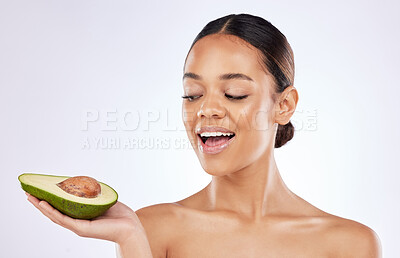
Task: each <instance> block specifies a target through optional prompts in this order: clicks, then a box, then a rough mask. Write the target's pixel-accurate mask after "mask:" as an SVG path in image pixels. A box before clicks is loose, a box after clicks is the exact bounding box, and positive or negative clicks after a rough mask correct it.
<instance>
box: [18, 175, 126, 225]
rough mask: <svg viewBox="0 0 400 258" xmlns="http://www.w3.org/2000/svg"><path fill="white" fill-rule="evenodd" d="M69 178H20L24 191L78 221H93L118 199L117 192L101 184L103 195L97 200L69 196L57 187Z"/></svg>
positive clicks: (26, 176) (40, 176) (32, 176)
mask: <svg viewBox="0 0 400 258" xmlns="http://www.w3.org/2000/svg"><path fill="white" fill-rule="evenodd" d="M68 178H70V177H67V176H53V175H41V174H31V173H25V174H22V175H20V176H19V177H18V180H19V181H20V182H21V186H22V189H23V190H24V191H26V192H28V193H30V194H31V195H33V196H35V197H36V198H38V199H40V200H45V201H47V202H48V203H49V204H51V205H52V206H53V207H54V208H56V209H57V210H59V211H60V212H62V213H63V214H65V215H68V216H70V217H72V218H76V219H92V218H95V217H98V216H100V215H102V214H103V213H104V212H105V211H107V210H108V209H109V208H110V207H111V206H113V205H114V204H115V203H116V202H117V199H118V194H117V192H116V191H115V190H114V189H112V188H111V187H109V186H108V185H106V184H104V183H101V182H99V184H100V186H101V194H100V195H98V196H97V197H95V198H84V197H78V196H75V195H72V194H69V193H67V192H65V191H64V190H62V189H61V188H60V187H58V186H57V184H58V183H60V182H62V181H64V180H66V179H68Z"/></svg>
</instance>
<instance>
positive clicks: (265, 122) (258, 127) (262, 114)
mask: <svg viewBox="0 0 400 258" xmlns="http://www.w3.org/2000/svg"><path fill="white" fill-rule="evenodd" d="M272 108H273V107H271V105H269V104H268V103H265V102H264V103H263V102H258V103H257V102H256V103H254V102H253V103H251V104H249V105H246V106H240V107H237V108H236V109H235V110H232V111H233V112H231V114H233V116H234V119H233V120H234V121H235V124H236V127H237V131H246V132H253V133H254V131H268V130H269V129H270V128H271V127H272V125H273V123H272V117H271V114H272Z"/></svg>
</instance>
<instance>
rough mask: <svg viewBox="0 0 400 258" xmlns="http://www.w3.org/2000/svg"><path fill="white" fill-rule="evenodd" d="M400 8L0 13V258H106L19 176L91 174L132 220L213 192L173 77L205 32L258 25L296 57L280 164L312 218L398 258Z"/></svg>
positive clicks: (206, 6) (21, 8)
mask: <svg viewBox="0 0 400 258" xmlns="http://www.w3.org/2000/svg"><path fill="white" fill-rule="evenodd" d="M399 7H400V5H399V3H398V2H396V1H348V0H346V1H329V2H328V1H314V2H312V1H250V0H246V1H232V0H230V1H218V2H215V1H208V0H206V1H192V2H188V1H180V2H178V1H147V2H146V3H144V1H143V2H139V1H137V2H135V1H98V0H96V1H81V0H80V1H75V0H73V1H27V0H26V1H19V0H13V1H3V0H2V1H1V2H0V37H1V38H0V118H1V123H0V130H1V133H0V137H1V145H0V146H1V147H0V171H1V177H2V180H1V181H0V182H1V187H0V196H1V198H2V205H1V215H0V216H1V220H0V229H1V230H0V232H1V233H0V234H1V235H0V237H1V248H0V257H4V258H13V257H18V258H22V257H30V258H54V257H59V258H67V257H76V258H81V257H97V258H108V257H114V255H115V248H114V244H113V243H111V242H106V241H102V240H95V239H87V238H81V237H79V236H77V235H75V234H74V233H72V232H70V231H68V230H66V229H64V228H61V227H59V226H58V225H55V224H53V223H52V222H51V221H50V220H48V219H47V218H46V217H44V216H43V215H42V214H40V213H39V211H38V210H36V209H35V208H34V207H33V206H32V205H31V204H30V203H29V202H28V201H26V196H25V194H24V192H23V191H22V190H21V188H20V185H19V182H18V180H17V177H18V175H19V174H21V173H23V172H36V173H44V174H56V175H70V176H74V175H88V176H92V177H94V178H96V179H98V180H99V181H103V182H106V183H108V184H109V185H111V186H112V187H114V188H115V189H116V190H117V191H118V193H119V196H120V201H122V202H124V203H126V204H128V205H129V206H130V207H132V208H133V209H135V210H137V209H139V208H141V207H144V206H148V205H151V204H156V203H162V202H174V201H177V200H180V199H183V198H185V197H187V196H189V195H191V194H193V193H195V192H197V191H198V190H200V189H201V188H203V187H204V186H205V185H206V184H207V183H208V182H209V181H210V176H209V175H208V174H207V173H205V172H204V171H203V170H202V168H201V166H200V163H199V161H198V160H197V157H196V155H195V153H194V151H193V150H192V149H191V148H190V146H189V142H188V140H187V137H186V133H185V131H184V127H183V124H182V122H181V103H182V100H181V95H182V94H183V91H182V89H181V87H182V80H181V78H182V68H183V62H184V58H185V56H186V54H187V51H188V49H189V47H190V44H191V43H192V41H193V39H194V38H195V36H196V35H197V33H198V32H199V31H200V30H201V29H202V28H203V26H205V24H206V23H207V22H209V21H211V20H213V19H216V18H218V17H221V16H224V15H227V14H230V13H251V14H255V15H259V16H262V17H263V18H265V19H267V20H269V21H270V22H271V23H272V24H273V25H275V26H276V27H277V28H278V29H280V30H281V32H282V33H283V34H285V35H286V37H287V38H288V40H289V43H290V44H291V46H292V48H293V50H294V55H295V64H296V78H295V85H294V86H295V87H296V88H297V90H298V92H299V94H300V95H299V96H300V99H299V102H298V106H297V111H296V113H295V114H294V117H293V119H292V121H293V123H294V124H295V127H296V132H295V136H294V138H293V140H292V141H290V142H289V143H288V144H287V145H286V146H284V147H282V148H281V149H277V150H276V151H275V155H276V159H277V163H278V167H279V169H280V172H281V174H282V177H283V179H284V181H285V182H286V183H287V185H288V186H289V188H290V189H291V190H292V191H294V192H295V193H296V194H298V195H299V196H301V197H302V198H304V199H305V200H307V201H308V202H310V203H311V204H313V205H315V206H316V207H318V208H320V209H322V210H324V211H326V212H329V213H332V214H335V215H338V216H341V217H344V218H348V219H352V220H356V221H358V222H360V223H363V224H365V225H367V226H369V227H371V228H372V229H374V230H375V231H376V232H377V233H378V235H379V237H380V239H381V241H382V246H383V253H384V257H400V251H399V247H398V243H399V242H400V238H399V235H398V232H399V229H400V228H399V226H400V222H399V217H400V212H399V206H398V200H399V199H398V197H399V196H400V190H399V189H400V188H399V179H400V177H399V174H398V173H399V168H398V161H399V154H400V152H399V144H400V139H399V138H400V137H399V131H400V122H399V118H400V117H399V114H398V112H399V110H400V109H399V108H400V106H399V104H398V102H399V95H400V90H399V83H398V74H399V69H400V51H399V45H400V42H399V36H400V33H399V25H400V19H399V15H398V11H399Z"/></svg>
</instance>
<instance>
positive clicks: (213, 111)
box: [197, 100, 225, 118]
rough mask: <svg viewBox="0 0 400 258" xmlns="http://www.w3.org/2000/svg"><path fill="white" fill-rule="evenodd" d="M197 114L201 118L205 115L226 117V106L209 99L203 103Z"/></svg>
mask: <svg viewBox="0 0 400 258" xmlns="http://www.w3.org/2000/svg"><path fill="white" fill-rule="evenodd" d="M197 116H198V117H199V118H201V117H203V116H204V117H207V118H223V117H225V108H224V107H222V106H221V105H219V103H218V102H217V101H210V100H207V101H204V102H203V103H202V104H201V107H200V109H199V111H198V112H197Z"/></svg>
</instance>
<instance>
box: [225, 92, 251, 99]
mask: <svg viewBox="0 0 400 258" xmlns="http://www.w3.org/2000/svg"><path fill="white" fill-rule="evenodd" d="M248 96H249V95H243V96H232V95H229V94H226V93H225V97H227V98H228V99H235V100H238V99H245V98H247V97H248Z"/></svg>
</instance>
